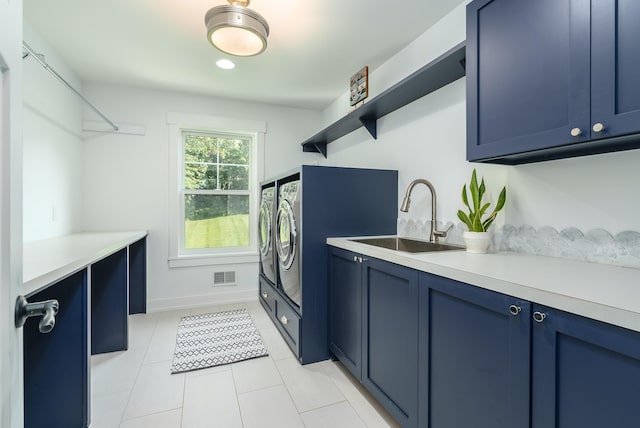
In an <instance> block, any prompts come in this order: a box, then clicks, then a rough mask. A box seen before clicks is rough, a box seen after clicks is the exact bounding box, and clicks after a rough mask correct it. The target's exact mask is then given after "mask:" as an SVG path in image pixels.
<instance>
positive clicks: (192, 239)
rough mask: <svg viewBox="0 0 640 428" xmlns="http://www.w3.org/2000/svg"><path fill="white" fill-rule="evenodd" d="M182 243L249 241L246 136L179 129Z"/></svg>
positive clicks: (203, 245)
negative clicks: (181, 144) (182, 138)
mask: <svg viewBox="0 0 640 428" xmlns="http://www.w3.org/2000/svg"><path fill="white" fill-rule="evenodd" d="M183 136H184V220H185V227H184V240H185V242H184V247H185V248H221V247H243V246H248V245H249V226H250V225H249V177H250V171H249V166H250V153H251V144H252V137H251V136H247V135H233V134H205V133H191V132H185V133H184V134H183Z"/></svg>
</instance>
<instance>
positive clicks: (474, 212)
mask: <svg viewBox="0 0 640 428" xmlns="http://www.w3.org/2000/svg"><path fill="white" fill-rule="evenodd" d="M485 192H486V187H485V184H484V178H482V180H481V181H480V185H479V186H478V178H477V176H476V170H475V168H474V169H473V172H472V173H471V182H470V183H469V193H470V196H471V198H470V199H469V197H468V196H467V185H466V184H465V185H464V186H462V202H464V204H465V205H466V207H467V209H468V210H469V212H468V213H465V212H464V211H462V210H458V218H459V219H460V221H462V222H463V223H464V224H466V225H467V228H468V229H469V231H468V232H464V233H463V235H462V237H463V239H464V242H465V244H466V246H467V251H468V252H470V253H486V252H487V248H489V243H490V241H491V236H490V235H489V233H488V232H487V230H488V229H489V226H491V223H493V221H494V220H495V219H496V216H497V215H498V212H499V211H500V210H501V209H502V208H503V207H504V203H505V201H506V199H507V188H506V187H503V188H502V191H501V192H500V196H498V202H496V206H495V208H494V209H493V212H492V213H491V214H489V215H488V216H485V214H486V213H487V210H488V209H489V206H490V205H491V204H490V203H489V202H487V203H483V202H482V198H483V197H484V195H485ZM469 201H471V204H470V203H469Z"/></svg>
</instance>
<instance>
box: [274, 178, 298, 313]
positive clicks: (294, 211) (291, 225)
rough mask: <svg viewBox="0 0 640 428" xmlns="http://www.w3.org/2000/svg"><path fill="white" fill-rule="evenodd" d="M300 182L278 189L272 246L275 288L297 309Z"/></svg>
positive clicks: (292, 182) (283, 185)
mask: <svg viewBox="0 0 640 428" xmlns="http://www.w3.org/2000/svg"><path fill="white" fill-rule="evenodd" d="M301 193H302V192H301V187H300V180H295V181H290V182H288V183H283V184H282V185H281V186H280V188H279V194H278V211H277V214H276V223H275V225H276V233H275V247H276V253H277V260H278V263H277V267H278V277H279V280H280V282H279V286H280V289H281V290H282V292H284V294H286V295H287V297H289V299H290V300H291V301H292V302H293V303H294V304H296V305H297V306H298V307H299V306H300V304H301V302H302V293H301V287H300V284H301V281H300V242H301V241H300V239H301V237H300V224H301V223H300V220H301V216H300V214H301V210H300V200H301Z"/></svg>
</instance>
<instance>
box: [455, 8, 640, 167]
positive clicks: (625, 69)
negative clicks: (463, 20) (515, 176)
mask: <svg viewBox="0 0 640 428" xmlns="http://www.w3.org/2000/svg"><path fill="white" fill-rule="evenodd" d="M639 20H640V3H639V2H637V1H635V0H537V1H528V0H475V1H473V2H472V3H470V4H469V5H468V7H467V159H468V160H471V161H483V162H494V163H505V164H518V163H527V162H537V161H543V160H549V159H559V158H565V157H571V156H580V155H588V154H595V153H604V152H611V151H618V150H628V149H633V148H639V147H640V135H639V133H640V84H639V83H638V80H637V76H638V74H640V51H639V50H638V49H637V41H638V39H639V38H640V28H639V27H638V25H637V22H638V21H639ZM599 128H600V129H599Z"/></svg>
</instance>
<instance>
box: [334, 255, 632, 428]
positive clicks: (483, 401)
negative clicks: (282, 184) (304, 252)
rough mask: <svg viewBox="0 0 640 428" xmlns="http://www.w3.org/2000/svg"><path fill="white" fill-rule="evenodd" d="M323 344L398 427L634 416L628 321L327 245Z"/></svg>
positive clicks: (492, 426)
mask: <svg viewBox="0 0 640 428" xmlns="http://www.w3.org/2000/svg"><path fill="white" fill-rule="evenodd" d="M329 348H330V351H331V353H332V354H333V355H334V356H336V357H337V358H338V359H339V360H340V361H341V362H342V363H343V364H344V365H345V367H347V368H348V369H349V371H351V373H353V374H354V376H355V377H356V378H358V380H360V382H362V384H363V385H364V386H365V387H366V388H367V390H369V391H370V392H371V394H372V395H373V396H374V397H375V398H376V399H377V400H378V401H379V402H380V403H381V404H382V405H383V407H384V408H385V409H387V411H389V413H390V414H391V415H392V416H393V417H394V418H395V419H396V421H397V422H398V423H400V425H401V426H402V427H421V428H450V427H452V428H457V427H474V428H497V427H512V428H529V427H531V428H601V427H627V426H637V425H638V420H640V406H638V385H640V332H635V331H631V330H627V329H624V328H621V327H617V326H613V325H610V324H606V323H602V322H599V321H595V320H592V319H589V318H585V317H581V316H578V315H574V314H570V313H566V312H563V311H559V310H556V309H551V308H548V307H544V306H541V305H538V304H536V303H531V302H528V301H526V300H522V299H518V298H515V297H511V296H507V295H504V294H501V293H497V292H493V291H490V290H486V289H483V288H480V287H476V286H472V285H469V284H465V283H461V282H458V281H454V280H451V279H446V278H443V277H439V276H436V275H432V274H428V273H424V272H418V271H416V270H413V269H409V268H406V267H402V266H399V265H396V264H393V263H389V262H386V261H382V260H378V259H374V258H369V257H367V256H363V255H362V254H358V253H354V252H351V251H346V250H342V249H338V248H333V247H329Z"/></svg>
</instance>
